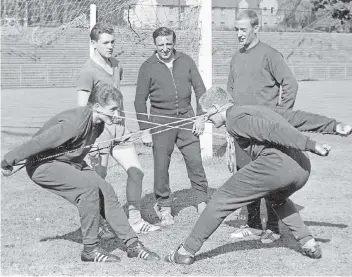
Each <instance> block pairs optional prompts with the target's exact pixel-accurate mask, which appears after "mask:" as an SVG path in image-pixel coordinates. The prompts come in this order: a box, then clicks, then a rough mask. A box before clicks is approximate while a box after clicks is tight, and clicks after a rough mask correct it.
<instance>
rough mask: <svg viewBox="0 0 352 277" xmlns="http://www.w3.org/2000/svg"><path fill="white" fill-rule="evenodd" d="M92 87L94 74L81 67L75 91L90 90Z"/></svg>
mask: <svg viewBox="0 0 352 277" xmlns="http://www.w3.org/2000/svg"><path fill="white" fill-rule="evenodd" d="M93 87H94V76H93V74H92V72H90V71H89V70H88V69H86V68H83V69H82V70H81V72H80V74H79V75H78V80H77V91H80V90H83V91H88V92H91V91H92V89H93Z"/></svg>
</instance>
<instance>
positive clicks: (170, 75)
mask: <svg viewBox="0 0 352 277" xmlns="http://www.w3.org/2000/svg"><path fill="white" fill-rule="evenodd" d="M192 87H193V89H194V92H195V96H196V102H197V115H200V114H202V109H201V107H200V105H199V99H200V97H201V96H202V95H203V94H204V92H205V91H206V89H205V86H204V83H203V80H202V77H201V76H200V73H199V71H198V69H197V66H196V64H195V62H194V61H193V59H192V58H191V57H190V56H188V55H186V54H184V53H182V52H178V51H175V52H174V62H173V67H172V70H169V68H168V67H167V66H166V64H165V63H163V62H162V61H160V60H159V59H158V57H157V56H156V53H154V54H153V55H152V56H151V57H150V58H149V59H147V60H146V61H145V62H144V63H143V64H142V66H141V68H140V70H139V73H138V80H137V89H136V97H135V101H134V106H135V109H136V112H137V119H138V120H142V121H148V116H147V115H142V114H140V113H144V114H146V113H147V104H146V102H147V100H148V98H149V100H150V106H151V107H150V113H151V114H164V115H178V114H179V113H185V112H188V111H190V110H191V109H192V106H191V96H192ZM139 127H140V129H141V130H145V129H147V128H149V127H150V125H149V124H148V123H144V122H139Z"/></svg>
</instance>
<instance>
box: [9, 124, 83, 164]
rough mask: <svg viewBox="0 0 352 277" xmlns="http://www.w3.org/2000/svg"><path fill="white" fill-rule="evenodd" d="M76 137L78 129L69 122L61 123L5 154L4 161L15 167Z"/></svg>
mask: <svg viewBox="0 0 352 277" xmlns="http://www.w3.org/2000/svg"><path fill="white" fill-rule="evenodd" d="M76 136H77V130H76V128H74V127H73V126H72V125H71V124H69V123H67V122H60V123H58V124H56V125H54V126H52V127H51V128H49V129H48V130H45V131H44V132H43V133H41V134H39V135H37V136H35V137H33V138H31V139H30V140H28V141H27V142H25V143H23V144H22V145H20V146H19V147H17V148H15V149H14V150H12V151H10V152H8V153H7V154H5V156H4V160H5V161H6V163H7V164H8V165H12V166H13V165H15V164H17V163H18V162H20V161H22V160H24V159H27V158H29V157H31V156H33V155H36V154H39V153H41V152H43V151H46V150H49V149H54V148H56V147H58V146H60V145H62V144H64V143H65V142H67V141H68V140H70V139H71V138H74V137H76Z"/></svg>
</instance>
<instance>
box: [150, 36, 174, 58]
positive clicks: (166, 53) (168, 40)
mask: <svg viewBox="0 0 352 277" xmlns="http://www.w3.org/2000/svg"><path fill="white" fill-rule="evenodd" d="M155 47H156V52H157V53H158V55H159V58H160V59H162V60H165V61H169V60H170V59H171V57H172V55H173V51H174V47H175V43H174V41H173V36H172V35H169V36H159V37H157V38H156V39H155Z"/></svg>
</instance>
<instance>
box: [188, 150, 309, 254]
mask: <svg viewBox="0 0 352 277" xmlns="http://www.w3.org/2000/svg"><path fill="white" fill-rule="evenodd" d="M287 152H288V153H283V152H281V151H280V150H277V149H272V148H269V149H265V150H263V151H262V153H261V155H260V156H259V157H258V158H257V159H256V160H254V161H252V162H251V163H250V164H248V165H246V166H245V167H243V168H242V169H241V170H239V171H238V172H236V173H235V174H234V175H232V176H231V177H230V179H229V180H228V181H226V182H225V184H224V185H223V186H222V187H220V188H219V189H218V190H217V191H216V192H215V193H214V195H213V197H212V198H211V200H210V201H209V203H208V205H207V207H206V208H205V210H204V212H203V213H202V214H201V215H200V217H199V219H198V221H197V223H196V225H195V226H194V228H193V230H192V232H191V234H190V235H189V236H188V238H187V239H186V241H185V244H184V248H185V249H186V250H188V251H189V252H191V253H196V252H197V251H198V250H199V249H200V248H201V246H202V245H203V243H204V241H205V240H207V239H208V238H209V237H210V236H211V234H213V232H214V231H215V230H216V229H217V228H218V227H219V225H220V224H221V223H222V221H223V220H224V219H225V218H226V217H227V216H228V215H229V214H231V213H232V212H234V211H235V210H237V209H239V208H241V207H243V206H246V205H248V204H250V203H253V202H254V201H257V200H259V199H261V198H265V199H266V200H267V202H269V203H270V204H271V206H272V208H273V209H274V211H275V213H276V214H277V215H278V217H279V218H280V219H281V220H282V222H283V223H284V224H285V225H287V226H288V227H289V229H290V230H291V231H292V233H293V235H294V237H295V238H296V239H297V240H299V241H300V243H301V244H304V243H305V242H307V241H308V240H310V239H311V238H312V237H311V234H310V232H309V230H308V228H307V226H306V225H305V224H304V222H303V220H302V218H301V216H300V214H299V212H298V210H297V209H296V207H295V205H294V204H293V203H292V202H291V200H289V199H288V197H289V196H290V195H291V194H293V193H294V192H295V191H297V190H299V189H301V188H302V187H303V186H304V184H305V183H306V182H307V180H308V177H309V175H310V162H309V159H308V157H307V156H305V154H304V153H302V152H300V151H296V150H293V149H288V150H287Z"/></svg>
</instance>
